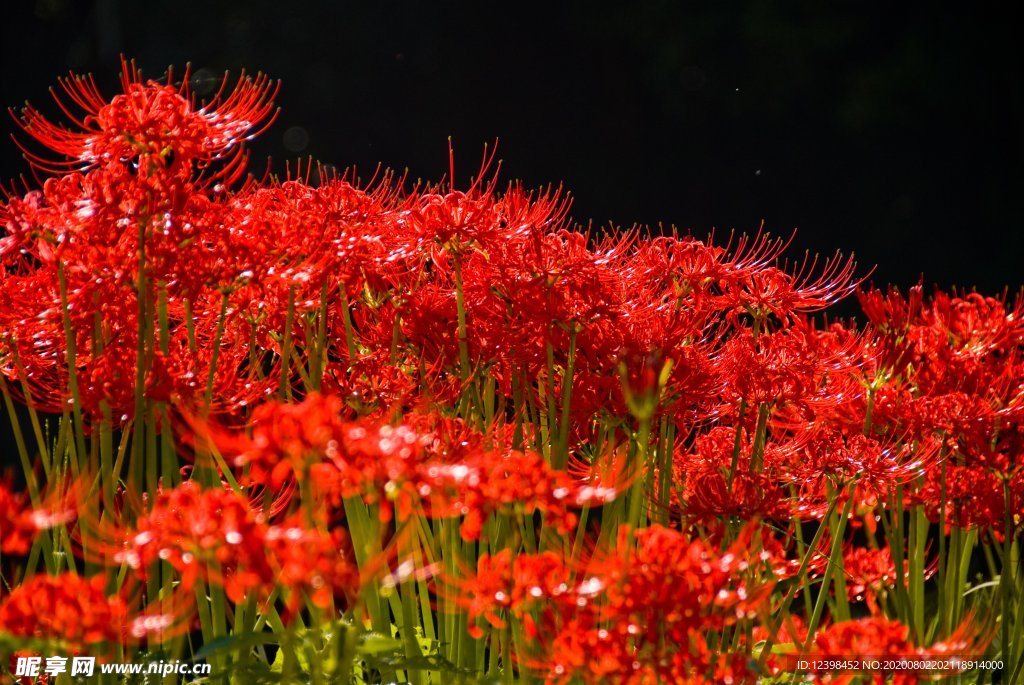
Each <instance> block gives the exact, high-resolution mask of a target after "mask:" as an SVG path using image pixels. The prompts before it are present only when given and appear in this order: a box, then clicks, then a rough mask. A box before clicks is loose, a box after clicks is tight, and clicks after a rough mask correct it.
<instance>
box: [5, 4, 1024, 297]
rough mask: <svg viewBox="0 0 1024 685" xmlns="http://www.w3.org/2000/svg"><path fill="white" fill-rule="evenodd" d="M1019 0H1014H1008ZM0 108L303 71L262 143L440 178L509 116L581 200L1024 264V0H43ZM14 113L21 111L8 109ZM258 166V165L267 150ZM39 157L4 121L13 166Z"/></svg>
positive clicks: (997, 266)
mask: <svg viewBox="0 0 1024 685" xmlns="http://www.w3.org/2000/svg"><path fill="white" fill-rule="evenodd" d="M1007 5H1008V6H1009V3H1007ZM2 23H3V27H2V29H0V55H2V57H0V59H2V66H3V74H4V76H3V79H2V84H0V96H2V97H0V105H4V106H20V103H22V102H23V101H24V100H25V99H29V100H31V101H32V102H33V103H34V104H37V105H43V104H45V103H46V101H47V100H48V94H47V88H48V87H50V86H51V85H53V84H55V80H56V77H57V76H59V75H62V74H64V73H66V72H67V71H68V70H74V71H76V72H94V73H96V74H97V76H98V77H99V78H100V81H101V83H104V84H106V85H107V88H106V89H105V92H107V93H113V92H115V91H114V85H115V83H116V74H117V71H118V55H119V54H120V53H124V54H125V55H127V56H129V57H134V58H135V59H136V60H137V61H138V63H139V64H140V66H141V67H142V68H143V71H144V73H145V74H146V75H148V76H151V77H159V76H161V75H162V73H163V71H164V69H165V68H166V66H167V65H168V64H175V65H176V66H178V67H179V68H180V67H182V66H183V65H184V64H185V63H186V62H191V63H192V67H193V70H194V73H196V74H198V75H199V76H200V77H203V78H200V83H199V85H200V87H202V86H203V84H204V83H209V82H210V81H212V80H213V79H210V78H208V77H212V76H218V75H219V74H221V73H222V72H223V71H224V70H225V69H230V70H231V71H232V72H233V73H237V71H238V70H239V69H241V68H246V69H248V70H251V71H264V72H267V73H269V74H271V75H272V76H274V77H275V78H280V79H281V81H282V82H283V86H282V90H281V95H280V97H279V99H278V102H279V104H280V105H281V107H282V112H281V114H280V117H279V119H278V120H277V122H276V123H275V125H274V126H273V127H272V128H271V129H270V130H269V131H268V132H267V133H266V134H265V136H264V137H263V138H262V139H261V140H260V141H258V142H257V143H256V144H255V145H254V150H255V153H256V154H255V158H256V159H257V160H259V159H261V158H263V157H266V156H267V155H271V156H272V157H273V159H274V167H275V169H277V170H279V171H283V169H284V161H285V160H286V159H288V158H293V159H294V158H295V157H298V156H299V155H303V156H304V155H313V156H314V157H316V158H319V159H321V160H323V161H325V162H329V163H331V164H333V165H335V166H337V167H339V168H343V167H346V166H350V165H352V164H355V165H357V167H358V168H359V169H360V171H361V172H362V173H363V174H366V175H368V174H369V173H371V172H372V170H373V168H374V167H375V165H376V164H377V163H378V162H380V163H383V164H384V165H387V166H391V167H394V168H398V169H405V168H408V170H409V173H410V176H411V177H412V178H417V177H422V178H425V179H431V180H437V179H439V178H440V177H441V176H442V175H443V174H444V173H445V172H446V171H447V166H448V164H447V145H448V142H447V141H448V136H452V137H453V139H454V144H455V148H456V157H457V176H459V177H460V180H462V181H465V180H466V179H467V178H468V177H469V175H470V174H471V173H472V172H474V171H475V170H476V168H477V164H478V162H479V158H480V155H481V152H482V148H483V144H484V143H485V142H493V141H494V140H495V139H496V138H497V139H500V145H499V156H500V157H501V158H502V159H504V160H505V164H504V166H503V176H504V177H505V178H506V179H511V178H519V179H522V180H523V181H524V182H525V183H526V184H527V185H529V186H541V185H546V184H549V183H554V184H558V183H559V182H564V184H565V186H566V188H568V189H569V190H570V191H571V192H572V194H573V196H574V198H575V204H574V210H573V215H574V216H575V217H576V219H577V220H579V221H581V222H587V221H589V220H591V219H592V220H593V221H594V222H595V224H600V225H604V224H608V223H609V222H611V223H614V224H616V225H622V226H629V225H632V224H633V223H641V224H646V225H654V226H657V225H659V224H662V225H664V226H670V225H676V226H678V227H679V228H680V229H683V230H690V231H692V232H693V233H695V234H697V235H701V236H703V235H704V234H706V233H707V232H708V231H709V230H710V229H711V228H712V227H717V229H718V231H719V232H720V233H726V232H728V230H730V229H737V230H740V231H751V230H756V229H757V227H758V225H759V223H760V222H761V221H762V220H763V221H764V222H765V224H766V226H767V227H768V228H769V229H770V230H772V231H773V232H777V233H783V234H787V235H788V234H789V233H790V232H791V231H792V230H793V229H794V228H796V229H798V233H797V236H796V239H795V244H794V249H793V252H792V254H795V255H799V254H801V253H802V252H803V250H805V249H811V250H814V251H821V252H826V253H831V252H834V251H835V250H837V249H842V250H843V251H845V252H849V251H853V252H855V253H856V255H857V257H858V261H859V262H860V263H861V265H862V266H863V267H864V268H863V271H866V270H867V268H868V267H870V266H871V265H877V270H876V272H875V274H874V276H873V280H874V281H875V283H877V284H883V283H886V282H893V283H897V284H900V285H903V286H906V285H909V284H912V283H914V282H916V281H917V280H918V279H919V278H921V276H922V274H923V277H924V280H925V283H926V284H929V285H930V284H932V283H937V284H940V285H942V286H944V287H948V286H952V285H959V286H975V285H976V286H977V287H978V288H979V289H981V290H984V291H987V292H993V293H994V292H997V291H1000V290H1002V289H1003V288H1004V287H1007V286H1008V287H1009V288H1010V289H1011V290H1016V289H1018V288H1020V287H1021V284H1022V281H1024V279H1022V274H1021V269H1020V268H1019V267H1018V262H1019V257H1020V255H1021V254H1024V249H1022V238H1021V228H1022V222H1024V219H1022V217H1024V211H1022V210H1024V206H1022V205H1024V202H1022V197H1024V194H1022V192H1021V191H1022V181H1024V164H1022V160H1024V155H1022V146H1024V136H1022V132H1024V131H1022V125H1024V118H1022V116H1024V97H1022V87H1021V74H1020V68H1019V67H1020V64H1021V54H1020V53H1021V48H1020V44H1021V41H1020V40H1019V26H1018V25H1017V24H1016V23H1015V22H1013V21H1012V20H1011V18H1010V16H1009V10H1006V11H1003V10H995V9H991V8H984V7H982V6H980V5H975V4H973V3H959V4H958V5H956V6H955V7H951V8H946V9H940V8H938V7H937V6H936V5H935V4H933V3H926V2H920V3H913V2H911V3H867V2H832V3H821V2H820V1H807V2H780V1H778V0H752V1H749V2H739V3H730V2H720V3H715V2H708V3H685V2H678V1H675V0H665V1H655V0H644V1H640V2H618V3H614V4H609V5H607V6H603V5H600V4H595V3H594V2H588V1H584V0H576V1H574V2H566V3H557V2H551V3H548V4H546V5H540V6H530V5H528V4H524V3H509V2H503V3H487V2H480V3H465V4H454V3H445V2H437V3H432V2H420V3H402V2H397V1H391V2H388V1H384V2H367V3H360V4H352V3H342V2H319V3H317V2H308V1H302V0H291V1H286V2H267V1H262V0H256V1H253V0H245V1H242V0H225V1H217V0H206V1H205V2H199V1H195V0H180V1H178V2H173V3H150V2H137V1H129V0H94V1H92V2H89V1H78V0H22V1H21V2H18V3H12V4H11V6H10V7H9V8H7V9H6V10H5V13H4V18H3V21H2ZM7 128H9V129H13V124H12V123H11V124H8V126H7ZM257 166H259V167H260V168H261V169H262V163H260V164H258V165H257ZM24 169H25V167H24V164H23V162H22V161H21V159H20V157H19V154H18V151H17V149H16V147H15V146H14V144H13V143H11V142H10V141H0V177H2V178H4V179H7V178H10V177H13V176H15V175H17V174H20V173H22V171H24Z"/></svg>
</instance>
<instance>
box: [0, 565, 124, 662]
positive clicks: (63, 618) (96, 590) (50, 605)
mask: <svg viewBox="0 0 1024 685" xmlns="http://www.w3.org/2000/svg"><path fill="white" fill-rule="evenodd" d="M106 584H107V579H106V576H105V575H103V574H100V575H97V576H93V577H92V578H88V579H87V578H83V577H82V576H79V575H77V574H74V573H65V574H62V575H60V576H49V575H45V574H40V575H34V576H32V577H30V578H29V579H28V580H26V581H24V582H23V583H22V584H21V585H19V586H17V587H16V588H15V589H14V590H13V591H12V592H11V593H10V594H9V595H8V596H7V597H5V598H4V600H3V603H2V604H0V632H5V633H8V634H10V635H15V636H18V637H27V638H39V639H45V640H57V641H60V642H61V643H63V644H64V645H65V646H66V647H67V648H68V649H71V650H73V651H76V652H79V651H83V650H85V649H86V648H87V647H89V646H90V645H96V644H98V643H104V642H106V643H110V644H117V643H120V642H121V641H122V640H123V639H124V638H125V636H126V631H127V628H128V609H127V606H126V604H125V602H124V601H123V600H122V599H121V598H120V597H118V596H116V595H115V596H113V597H108V596H107V594H106V592H105V589H104V588H105V586H106Z"/></svg>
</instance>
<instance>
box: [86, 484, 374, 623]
mask: <svg viewBox="0 0 1024 685" xmlns="http://www.w3.org/2000/svg"><path fill="white" fill-rule="evenodd" d="M92 535H93V536H96V537H99V538H100V539H99V540H97V541H96V542H98V543H99V546H100V547H103V546H104V545H105V548H106V552H105V553H106V555H107V556H108V557H109V559H108V561H109V562H113V563H114V564H127V565H128V566H129V567H130V568H132V569H134V570H135V572H136V573H137V574H138V575H139V577H140V578H143V579H144V578H146V576H147V574H148V573H149V569H150V567H151V566H152V565H153V564H154V563H156V562H157V561H164V562H166V563H168V564H170V565H171V566H172V567H174V569H175V570H176V571H177V572H178V574H179V577H180V588H181V589H182V591H186V592H187V591H188V590H190V589H191V588H193V587H194V586H195V583H196V581H197V580H199V579H202V580H204V581H206V582H208V583H214V584H217V585H221V586H223V588H224V591H225V594H226V595H227V597H228V598H229V599H230V600H231V601H233V602H241V601H243V600H245V599H246V598H247V597H249V596H256V597H262V598H266V597H268V596H269V595H270V593H271V591H272V589H273V588H275V587H276V588H279V589H282V590H284V598H285V600H286V601H287V608H288V611H289V615H294V613H295V611H296V610H297V609H298V607H299V604H300V603H301V601H302V597H303V596H304V595H308V596H309V597H310V598H311V599H312V600H313V602H314V603H315V604H316V605H317V606H320V607H326V606H328V604H329V602H330V600H331V599H332V598H334V597H339V598H341V599H342V600H343V601H348V600H350V599H351V598H353V597H355V596H356V594H357V593H358V589H359V587H360V583H361V582H362V580H363V578H361V577H360V573H359V571H358V570H357V569H356V567H355V562H354V560H353V559H352V556H351V553H350V552H349V551H347V549H346V548H347V542H346V539H345V537H344V534H343V533H342V532H341V531H339V532H337V533H336V534H334V535H333V536H332V535H331V534H328V533H326V532H322V531H320V530H317V529H311V528H310V527H308V525H306V524H304V523H302V522H300V521H299V520H298V519H296V518H292V519H289V520H286V521H284V522H282V523H280V524H275V525H270V524H268V523H267V522H266V517H265V516H264V515H263V514H262V513H260V512H259V511H258V510H255V509H254V507H253V505H252V503H250V502H249V501H248V500H247V499H244V498H242V497H241V496H239V495H238V494H236V493H234V492H232V491H230V490H219V489H207V490H201V489H200V488H199V487H198V486H197V485H196V484H195V483H194V482H193V481H186V482H185V483H183V484H182V485H180V486H178V487H176V488H174V489H172V490H168V491H164V492H161V493H159V494H158V496H157V498H156V501H155V502H154V505H153V508H152V510H151V511H150V512H148V513H147V514H146V515H144V516H142V517H141V518H140V519H139V520H138V522H137V523H136V524H135V526H134V527H132V528H130V529H126V530H123V531H118V530H114V531H106V532H103V530H102V526H100V527H99V528H98V529H97V531H96V533H93V534H92ZM103 538H107V539H103ZM110 538H114V540H111V539H110ZM117 540H120V542H117ZM374 568H376V567H374ZM367 572H370V571H369V570H368V571H367Z"/></svg>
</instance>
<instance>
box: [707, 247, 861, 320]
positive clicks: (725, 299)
mask: <svg viewBox="0 0 1024 685" xmlns="http://www.w3.org/2000/svg"><path fill="white" fill-rule="evenodd" d="M856 266H857V264H856V262H854V261H853V258H852V257H850V258H848V259H845V260H844V259H843V257H842V255H841V254H840V253H838V252H837V253H836V254H835V255H834V256H833V257H831V258H828V259H825V260H824V261H823V262H822V264H821V267H820V271H818V256H817V255H815V256H814V257H805V258H804V260H803V262H801V263H800V264H799V265H798V266H796V267H795V268H794V269H793V272H792V273H788V272H786V271H784V270H782V269H779V268H775V267H762V268H758V269H748V270H746V272H745V273H741V274H738V275H737V276H734V277H733V278H732V279H730V280H729V281H728V282H727V287H726V290H725V293H724V294H723V295H722V297H721V302H722V306H723V307H724V308H725V309H727V311H728V312H729V315H730V316H732V317H735V316H736V315H738V314H750V315H752V316H753V317H754V319H755V320H757V321H762V322H763V321H765V320H766V318H767V317H768V315H770V314H774V315H775V316H777V317H778V318H779V319H782V320H783V321H786V320H788V319H789V317H791V316H794V315H797V314H804V313H808V312H815V311H820V310H822V309H826V308H827V307H829V306H830V305H832V304H834V303H835V302H837V301H839V300H841V299H842V298H844V297H846V296H848V295H850V294H852V293H853V292H854V291H856V289H857V287H858V286H859V285H860V284H861V283H862V282H863V279H857V278H856V277H855V276H854V272H855V270H856ZM816 272H817V273H816Z"/></svg>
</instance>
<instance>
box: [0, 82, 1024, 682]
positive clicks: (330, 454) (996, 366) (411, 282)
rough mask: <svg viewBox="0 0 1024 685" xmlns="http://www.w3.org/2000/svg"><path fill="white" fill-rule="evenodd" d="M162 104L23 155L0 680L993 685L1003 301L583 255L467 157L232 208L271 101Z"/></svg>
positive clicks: (1015, 378) (1016, 436) (3, 255)
mask: <svg viewBox="0 0 1024 685" xmlns="http://www.w3.org/2000/svg"><path fill="white" fill-rule="evenodd" d="M188 81H189V79H188V74H187V73H186V74H184V75H181V76H180V78H179V75H176V74H173V73H169V74H168V76H167V78H166V80H165V81H160V82H157V81H150V80H146V79H144V78H143V77H142V76H141V74H140V73H139V72H138V71H137V70H136V69H135V67H134V66H133V65H132V64H126V65H125V67H124V73H123V77H122V92H120V93H119V94H117V95H115V96H114V97H113V98H112V99H109V100H108V99H107V98H106V97H105V96H104V95H102V94H100V93H99V92H98V90H97V88H96V86H95V85H94V83H93V81H92V80H91V79H89V78H82V77H74V76H73V77H70V78H68V79H66V80H64V81H62V82H61V84H60V89H59V90H58V91H57V100H58V102H59V103H60V106H61V110H62V111H63V113H64V115H65V120H64V121H62V122H60V123H54V122H51V121H50V120H49V119H47V118H45V117H44V116H43V115H42V114H40V113H39V112H38V111H37V110H35V109H32V108H27V109H26V110H25V111H24V113H23V114H22V115H21V117H20V119H19V123H20V125H21V133H19V134H17V136H16V138H17V139H18V140H19V142H20V144H21V145H22V146H23V149H24V151H25V153H26V158H27V159H28V161H29V163H30V165H31V171H32V178H33V179H34V180H33V181H31V182H25V183H24V187H22V186H21V185H19V186H17V187H11V188H8V189H7V193H6V198H5V200H4V201H3V203H2V204H0V225H2V226H3V229H2V237H0V263H2V270H0V371H2V373H0V390H2V392H3V396H4V401H5V409H6V412H7V413H8V414H9V415H10V417H11V431H12V435H13V436H14V437H13V440H14V444H15V445H16V447H17V450H18V458H19V459H20V462H21V465H22V472H21V474H9V475H8V476H7V477H6V478H5V479H4V480H2V481H0V551H2V554H0V576H2V581H3V582H2V584H0V655H2V656H4V658H3V659H2V662H3V663H4V664H7V662H8V661H10V662H11V666H10V674H11V675H12V676H13V675H14V674H15V669H14V665H13V664H14V658H15V656H18V655H20V656H24V655H26V654H35V655H41V656H43V657H44V661H45V657H47V656H52V655H80V654H84V655H90V656H95V657H97V658H98V659H99V660H100V661H101V662H106V661H111V662H112V661H123V662H128V661H134V662H139V661H147V660H154V659H161V660H168V659H180V660H185V661H192V660H200V661H206V662H208V663H209V664H210V665H211V666H212V674H211V675H210V676H207V677H205V678H204V679H202V681H203V682H232V683H253V682H309V683H334V682H356V683H395V682H410V683H418V684H420V685H426V684H427V683H431V684H435V685H436V684H438V683H475V682H481V683H484V682H493V683H534V682H536V683H541V682H549V683H560V684H561V683H564V684H570V683H585V684H597V683H635V684H644V685H646V684H648V683H650V684H654V683H705V682H707V683H748V682H751V683H752V682H763V683H785V682H791V683H796V682H820V683H847V682H894V683H913V682H925V681H931V680H936V679H942V678H951V677H954V676H960V677H965V678H967V677H969V678H971V682H975V681H977V682H1003V683H1008V682H1017V681H1018V680H1020V677H1021V669H1022V665H1024V574H1022V573H1021V572H1020V570H1021V569H1020V563H1019V560H1020V548H1019V536H1020V533H1021V527H1022V522H1024V518H1022V517H1024V469H1022V466H1024V358H1022V352H1024V299H1022V298H1021V297H1020V296H1016V297H1010V296H1007V295H1005V294H1004V295H1002V296H998V297H989V296H984V295H982V294H979V293H976V292H943V291H941V290H936V291H935V292H933V293H931V294H927V293H926V292H925V291H924V289H923V288H922V287H920V286H918V287H914V288H911V289H910V290H909V292H905V293H904V292H899V291H897V290H895V289H888V290H878V289H875V288H873V287H869V286H867V285H866V282H865V278H866V277H867V276H868V275H869V273H870V269H868V268H863V267H860V266H858V265H857V264H855V263H854V261H853V260H852V259H847V258H844V257H843V256H841V255H836V256H833V257H830V258H825V259H821V258H814V257H813V256H807V257H802V258H799V259H797V260H795V261H793V260H787V258H786V254H785V251H786V248H787V241H786V240H783V239H779V238H776V237H773V236H771V235H769V234H767V233H765V232H762V231H759V232H757V233H756V234H754V235H744V236H735V235H733V236H729V237H727V238H726V239H724V240H723V239H716V238H709V239H707V240H698V239H696V238H694V237H691V236H682V235H677V234H673V235H662V236H660V237H652V236H649V235H648V234H646V233H645V232H642V231H636V230H633V231H615V230H608V231H594V230H583V229H581V228H579V227H578V226H576V225H574V224H573V223H572V222H571V220H570V219H569V218H568V209H569V203H568V200H567V199H566V197H565V196H564V195H562V194H561V193H560V192H558V191H554V190H547V191H537V192H531V191H528V190H525V189H523V188H522V187H520V186H519V185H517V184H511V185H508V186H507V187H503V188H502V187H499V186H498V181H497V180H496V169H495V166H496V165H494V164H492V161H493V156H492V155H488V154H485V156H484V157H485V158H484V161H483V163H482V164H481V167H480V169H479V171H478V172H477V174H476V175H475V177H474V178H473V180H472V182H471V183H470V184H469V186H468V187H466V188H464V189H461V190H460V189H457V187H456V185H455V183H454V176H455V170H454V163H453V164H452V167H453V168H452V170H451V176H450V177H449V178H447V179H444V180H443V181H441V182H439V183H437V184H434V185H423V184H419V185H414V184H411V183H410V182H408V180H407V179H405V178H402V177H397V176H395V175H393V174H391V173H389V172H378V173H377V174H375V175H374V177H373V178H371V179H369V180H363V179H360V178H358V177H357V176H356V175H355V173H354V172H353V173H347V174H341V175H337V174H334V173H331V172H329V171H327V170H326V169H325V168H322V167H320V166H318V165H317V164H316V163H314V162H301V163H298V164H294V165H292V166H291V167H290V170H289V172H288V173H287V174H286V175H284V176H275V175H271V174H269V173H268V174H267V175H265V176H264V177H262V178H256V177H253V176H251V175H249V174H248V171H247V169H248V165H247V162H248V159H247V156H246V153H245V141H246V140H248V139H250V138H252V137H253V136H255V135H258V134H259V133H260V132H261V131H262V130H263V129H265V128H266V127H267V126H268V125H269V124H270V122H271V121H272V119H273V116H274V109H273V104H272V99H273V97H274V95H275V93H276V85H275V84H274V83H272V82H271V81H269V80H267V79H266V78H264V77H256V78H251V77H246V76H244V75H243V76H242V77H241V78H239V79H238V80H236V81H233V80H228V79H227V78H225V81H224V83H223V86H222V88H221V89H220V92H219V93H218V94H217V95H216V96H215V97H214V98H213V99H211V100H208V101H206V102H199V101H197V100H196V99H195V98H194V97H193V96H192V94H191V93H190V92H189V89H188V86H187V84H188ZM179 84H181V85H179ZM847 297H855V298H857V299H858V300H859V302H860V305H861V308H862V310H863V317H862V318H861V319H859V320H857V321H843V320H836V319H835V318H833V317H830V316H829V313H828V312H829V308H830V307H831V305H833V304H834V303H835V302H837V301H838V300H840V299H841V298H847ZM18 404H21V405H24V408H23V409H22V410H20V411H19V413H16V407H17V405H18ZM19 417H20V418H19ZM26 417H27V418H26ZM7 657H10V658H7ZM965 674H966V675H965ZM18 677H19V678H20V679H21V680H22V681H23V682H31V681H32V680H33V678H32V677H31V676H29V677H26V676H23V675H22V674H18ZM41 678H45V675H43V676H41ZM51 681H52V680H51ZM39 682H43V680H40V681H39ZM57 682H64V681H60V680H57ZM110 682H114V681H110Z"/></svg>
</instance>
